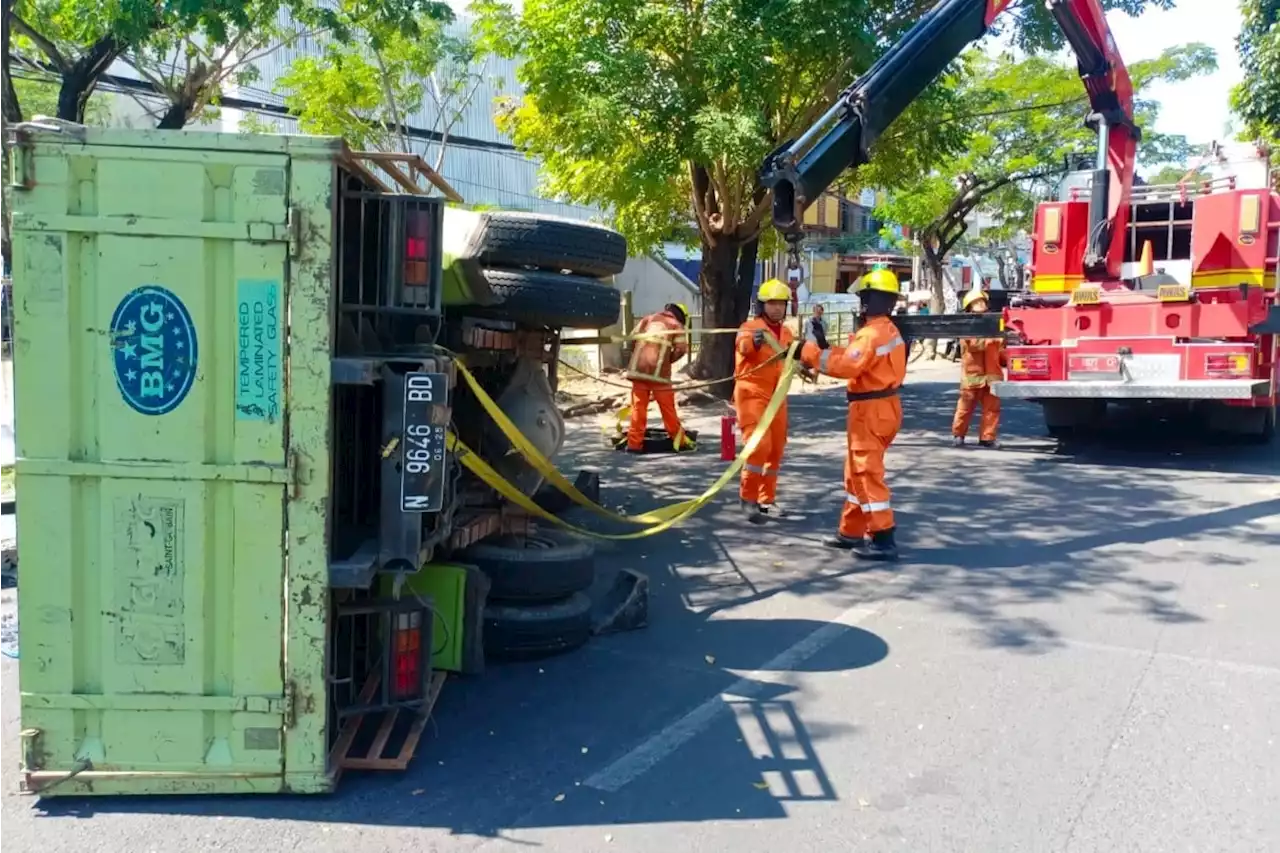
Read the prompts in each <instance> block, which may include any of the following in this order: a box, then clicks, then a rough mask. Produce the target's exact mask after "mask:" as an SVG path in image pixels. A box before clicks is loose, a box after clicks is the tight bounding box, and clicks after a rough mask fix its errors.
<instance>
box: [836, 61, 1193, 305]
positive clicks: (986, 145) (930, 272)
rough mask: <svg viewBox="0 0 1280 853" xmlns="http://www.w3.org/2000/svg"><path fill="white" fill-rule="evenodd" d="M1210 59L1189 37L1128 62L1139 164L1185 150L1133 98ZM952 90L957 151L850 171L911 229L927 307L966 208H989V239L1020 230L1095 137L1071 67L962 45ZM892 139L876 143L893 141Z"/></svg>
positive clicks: (949, 120)
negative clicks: (1139, 133) (925, 162)
mask: <svg viewBox="0 0 1280 853" xmlns="http://www.w3.org/2000/svg"><path fill="white" fill-rule="evenodd" d="M1216 66H1217V60H1216V57H1215V55H1214V52H1213V50H1212V49H1210V48H1209V47H1207V46H1205V45H1201V44H1190V45H1183V46H1179V47H1174V48H1170V49H1168V50H1166V51H1165V52H1164V53H1163V54H1162V55H1161V56H1159V57H1157V58H1156V59H1151V60H1145V61H1141V62H1135V63H1133V64H1132V65H1131V66H1130V67H1129V74H1130V77H1131V78H1132V80H1133V84H1134V91H1135V104H1134V113H1135V119H1136V121H1137V124H1138V126H1139V127H1141V128H1144V136H1143V140H1142V142H1141V143H1140V144H1139V148H1138V157H1139V162H1152V163H1167V162H1171V161H1173V162H1184V161H1185V160H1186V159H1187V156H1188V155H1189V154H1190V148H1189V147H1188V145H1187V143H1186V140H1185V139H1183V138H1182V137H1173V136H1167V135H1163V134H1158V133H1156V132H1154V130H1153V129H1152V128H1153V126H1154V123H1155V118H1156V115H1157V112H1158V104H1156V103H1155V102H1153V101H1150V100H1144V99H1142V98H1141V95H1140V93H1141V91H1142V90H1143V89H1144V88H1145V87H1147V86H1150V85H1151V84H1152V83H1154V82H1156V81H1165V82H1176V81H1180V80H1186V79H1189V78H1191V77H1193V76H1196V75H1199V74H1204V73H1207V72H1209V71H1212V70H1213V69H1214V68H1216ZM955 95H956V103H957V105H958V107H957V108H958V112H956V113H952V114H948V115H944V116H942V117H941V118H940V119H939V121H940V122H941V123H943V124H953V125H955V126H957V127H960V128H963V135H964V137H965V142H964V145H963V146H962V148H961V150H960V153H958V154H956V155H955V156H952V157H945V158H940V159H938V160H936V161H934V162H933V163H932V164H930V167H928V168H925V169H922V170H921V171H920V172H919V173H917V175H916V176H915V177H914V179H912V180H908V181H906V182H901V181H898V180H896V176H895V175H885V174H882V172H881V165H880V164H881V163H883V162H884V159H883V158H880V157H877V158H875V159H874V160H873V162H872V164H871V166H870V167H869V168H868V169H864V170H862V171H861V172H860V173H859V175H857V176H856V177H857V179H858V180H861V181H863V182H872V183H874V184H876V185H879V186H889V187H892V188H893V192H891V193H889V194H888V196H887V201H886V202H885V203H884V204H883V205H882V206H881V207H880V209H879V210H878V211H877V216H879V217H880V218H882V219H885V220H887V221H891V222H896V223H898V224H901V225H905V226H908V227H910V228H912V229H913V231H915V232H916V238H917V241H918V243H919V245H920V250H921V255H922V257H923V259H924V261H925V272H926V277H927V279H928V281H929V283H930V285H931V286H932V287H933V288H934V291H935V292H934V302H935V310H940V309H941V300H942V290H941V288H942V280H941V270H942V263H943V258H944V257H945V256H946V254H947V253H948V252H950V251H951V250H952V248H953V247H954V246H955V245H956V243H957V241H959V240H960V239H961V238H962V237H963V235H964V234H965V230H966V225H965V220H966V219H967V218H968V217H969V216H970V214H972V213H973V212H974V211H975V210H978V209H985V210H989V211H997V212H998V214H999V215H998V222H997V225H996V228H995V229H994V230H993V232H992V236H993V237H994V236H995V235H997V234H998V235H1000V237H1001V238H1004V237H1008V236H1011V235H1012V234H1013V233H1016V232H1017V231H1018V230H1020V229H1023V228H1029V227H1030V224H1031V218H1032V215H1033V213H1034V210H1035V205H1036V203H1037V202H1038V201H1039V200H1040V199H1042V198H1044V197H1045V195H1046V193H1047V192H1048V191H1049V190H1050V189H1051V188H1052V187H1053V186H1055V185H1056V183H1057V182H1058V181H1059V180H1060V178H1061V177H1062V175H1063V174H1064V173H1065V172H1066V171H1067V169H1068V168H1069V166H1070V165H1071V164H1073V163H1078V162H1079V160H1080V158H1081V157H1084V158H1086V159H1092V157H1093V155H1094V152H1095V151H1096V150H1097V136H1096V134H1094V132H1093V131H1091V130H1089V129H1087V128H1086V127H1084V124H1083V119H1084V117H1085V114H1086V113H1087V112H1088V108H1089V102H1088V98H1087V96H1086V94H1085V92H1084V88H1083V86H1082V85H1081V83H1080V79H1079V76H1078V74H1077V72H1076V69H1075V67H1074V65H1067V64H1064V63H1061V62H1058V61H1055V60H1053V59H1050V58H1046V57H1038V56H1032V57H1029V58H1025V59H1015V58H1014V57H1013V56H1010V55H1003V56H999V57H990V56H987V55H985V54H983V53H981V52H979V51H978V50H972V51H970V52H969V53H968V54H967V55H966V56H965V57H964V61H963V63H962V64H961V68H960V70H959V71H958V73H957V75H956V90H955ZM892 137H893V135H892V134H890V135H889V136H888V137H887V138H886V140H884V142H885V143H886V144H888V145H893V144H895V143H894V140H893V138H892Z"/></svg>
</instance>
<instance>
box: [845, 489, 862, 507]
mask: <svg viewBox="0 0 1280 853" xmlns="http://www.w3.org/2000/svg"><path fill="white" fill-rule="evenodd" d="M844 502H845V503H850V504H857V506H858V508H859V509H861V508H862V498H860V497H858V496H857V495H855V494H853V493H852V492H845V495H844Z"/></svg>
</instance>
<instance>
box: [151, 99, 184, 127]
mask: <svg viewBox="0 0 1280 853" xmlns="http://www.w3.org/2000/svg"><path fill="white" fill-rule="evenodd" d="M191 106H192V105H191V104H189V103H187V102H186V101H185V100H179V101H176V102H175V103H172V104H170V105H169V109H167V110H165V111H164V115H163V116H161V117H160V121H159V122H158V123H157V124H156V129H157V130H182V129H183V128H184V127H186V126H187V122H188V121H190V120H191Z"/></svg>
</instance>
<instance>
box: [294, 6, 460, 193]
mask: <svg viewBox="0 0 1280 853" xmlns="http://www.w3.org/2000/svg"><path fill="white" fill-rule="evenodd" d="M453 20H454V16H453V13H452V11H451V10H450V9H449V7H448V6H447V5H445V4H444V3H428V4H426V5H424V6H423V7H422V8H421V9H420V10H419V11H418V12H417V13H416V15H415V16H414V18H413V24H414V26H413V27H412V31H410V30H408V29H407V28H405V27H402V26H399V25H397V24H396V23H395V22H390V21H377V20H374V21H363V22H358V23H357V24H356V25H355V26H354V27H353V29H354V30H355V32H356V37H355V38H352V39H350V40H347V41H333V42H330V43H329V44H328V45H326V46H325V49H324V53H323V55H322V56H319V57H302V58H300V59H297V60H295V61H294V63H293V64H292V66H290V68H289V71H288V73H286V74H285V75H284V76H283V77H281V78H280V80H279V81H278V83H277V88H278V89H279V90H280V91H281V92H282V93H283V94H284V96H285V104H286V105H287V106H288V108H289V111H290V112H291V113H293V114H294V115H296V116H298V119H299V124H300V126H301V128H302V130H304V131H306V132H307V133H317V134H331V135H336V136H342V137H345V138H346V139H347V141H348V142H349V143H351V144H352V145H353V146H355V147H357V148H366V149H375V150H380V151H410V150H412V147H411V145H410V137H409V128H408V125H409V122H408V120H407V119H408V116H409V115H411V114H412V113H413V112H414V111H416V110H418V109H420V108H421V107H422V106H423V105H428V106H429V107H430V113H431V115H432V117H433V124H432V126H431V127H428V128H425V129H426V130H427V131H428V132H430V133H432V135H433V136H434V137H435V138H436V142H437V148H436V157H435V168H436V169H437V170H439V168H440V167H441V165H442V164H443V159H444V155H445V151H446V149H447V145H448V137H449V132H450V130H451V129H452V128H453V126H454V125H455V124H457V122H458V121H459V120H460V119H461V117H462V114H463V112H464V111H465V110H466V109H467V106H468V105H469V104H470V102H471V100H472V99H473V98H474V97H475V93H476V90H477V88H478V87H479V84H480V83H481V82H483V80H484V62H483V59H482V58H481V57H479V56H478V55H477V49H476V45H475V43H474V42H473V41H472V40H471V39H469V38H458V37H456V36H452V35H450V34H449V33H447V32H446V26H447V25H448V24H450V23H452V22H453Z"/></svg>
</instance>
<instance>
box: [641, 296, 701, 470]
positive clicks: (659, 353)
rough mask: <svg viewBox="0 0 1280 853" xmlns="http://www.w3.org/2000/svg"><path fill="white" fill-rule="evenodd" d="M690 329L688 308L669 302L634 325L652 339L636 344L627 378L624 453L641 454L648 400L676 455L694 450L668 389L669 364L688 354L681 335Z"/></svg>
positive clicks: (669, 383) (694, 446) (669, 382)
mask: <svg viewBox="0 0 1280 853" xmlns="http://www.w3.org/2000/svg"><path fill="white" fill-rule="evenodd" d="M688 326H689V309H688V308H686V307H685V306H683V305H681V304H679V303H677V302H672V303H669V304H668V305H667V306H666V307H664V308H663V309H662V310H661V311H659V312H657V313H656V314H650V315H649V316H648V317H644V318H642V319H641V320H640V322H639V323H637V324H636V328H635V331H636V334H643V333H645V332H650V333H653V335H654V338H653V339H652V340H640V341H637V343H636V349H635V355H634V356H633V357H632V359H631V367H630V368H629V369H628V370H627V378H628V379H630V380H631V424H630V428H629V429H628V430H627V451H628V452H630V453H643V452H644V433H645V428H646V424H647V423H648V419H649V400H650V399H652V400H654V401H655V402H656V403H657V404H658V412H659V414H661V415H662V426H663V428H664V429H666V431H667V435H669V436H671V446H672V447H673V448H674V449H675V450H676V452H685V451H690V450H697V445H696V444H695V442H694V441H693V439H691V438H689V437H688V436H687V435H685V432H684V427H683V426H681V424H680V416H679V415H678V414H677V413H676V394H675V391H673V390H671V365H673V364H674V363H675V362H677V361H679V360H680V359H682V358H684V357H685V355H687V354H688V352H689V347H688V343H687V342H686V340H685V336H684V332H685V331H686V330H687V329H688Z"/></svg>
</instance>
